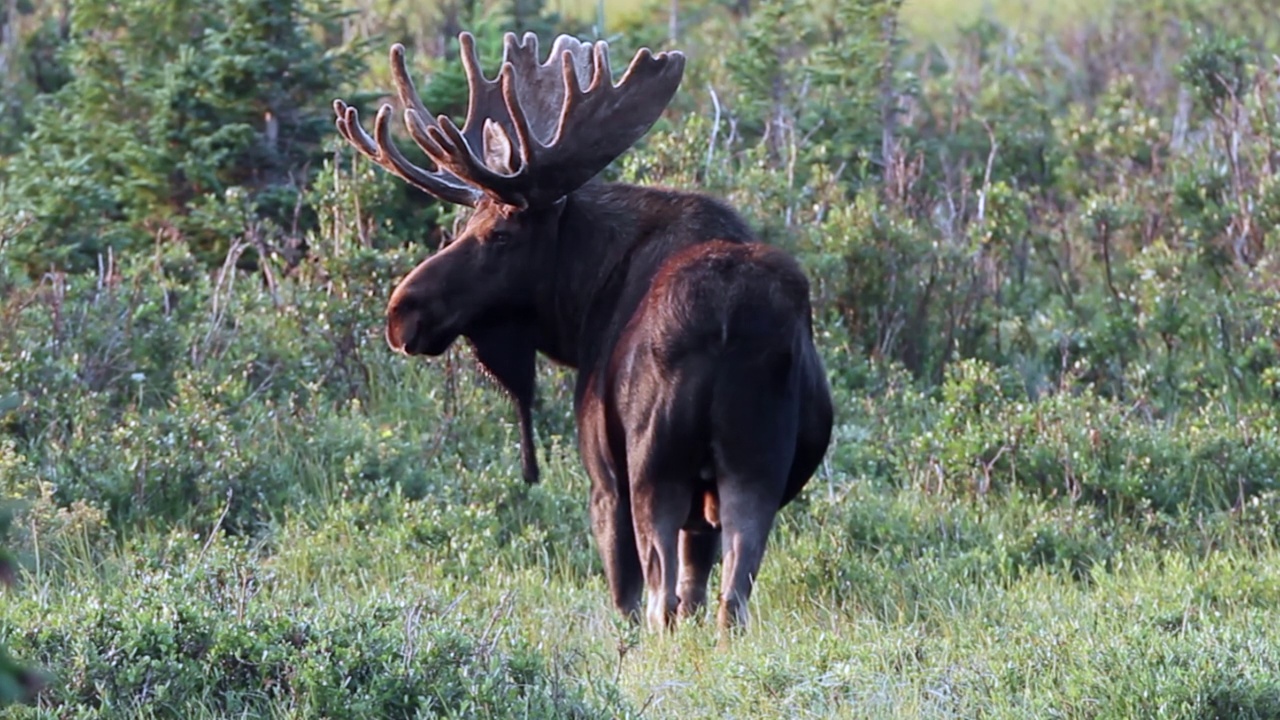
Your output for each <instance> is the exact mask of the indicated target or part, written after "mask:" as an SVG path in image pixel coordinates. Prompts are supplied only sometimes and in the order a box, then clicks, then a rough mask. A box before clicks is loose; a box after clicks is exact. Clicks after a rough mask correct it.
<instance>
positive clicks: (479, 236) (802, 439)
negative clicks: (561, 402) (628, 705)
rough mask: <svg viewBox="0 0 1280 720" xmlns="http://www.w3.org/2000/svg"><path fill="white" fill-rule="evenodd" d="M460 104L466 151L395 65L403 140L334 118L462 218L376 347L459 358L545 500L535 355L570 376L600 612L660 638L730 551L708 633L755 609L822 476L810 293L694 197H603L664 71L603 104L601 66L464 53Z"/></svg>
mask: <svg viewBox="0 0 1280 720" xmlns="http://www.w3.org/2000/svg"><path fill="white" fill-rule="evenodd" d="M460 39H461V45H462V62H463V67H464V68H465V71H466V77H467V83H468V85H469V87H470V91H471V95H470V101H469V104H468V107H467V117H466V121H465V122H464V123H463V126H462V129H461V130H459V129H458V127H457V126H456V125H454V123H453V122H452V121H450V120H449V118H447V117H444V116H440V117H436V118H434V119H433V118H432V116H431V115H430V113H428V112H427V109H426V108H424V107H423V105H422V101H421V100H420V99H419V98H418V94H417V91H416V90H415V89H414V86H413V83H412V82H411V81H410V79H409V77H408V73H407V71H406V70H405V64H404V49H403V48H402V47H400V46H399V45H396V46H394V47H393V48H392V50H391V67H392V71H393V77H394V79H395V85H396V90H397V94H398V95H399V98H400V101H401V103H403V105H404V107H405V111H404V122H405V125H406V126H407V128H408V131H409V135H410V136H411V137H412V138H413V140H414V141H415V142H416V143H417V145H418V147H420V148H421V149H422V151H423V152H424V153H425V154H426V156H427V158H428V160H429V161H430V163H431V167H430V168H424V167H421V166H419V165H415V164H414V163H411V162H410V161H409V160H408V159H406V158H405V157H404V155H403V154H402V153H401V152H400V151H399V150H398V149H397V147H396V145H395V144H394V143H392V141H391V139H390V136H389V130H388V122H389V119H390V116H391V108H390V107H389V106H385V105H384V106H383V107H382V108H381V109H380V110H379V111H378V114H377V118H376V120H375V121H374V127H373V135H372V136H370V135H369V134H368V133H367V132H366V131H365V130H364V129H363V128H362V127H361V125H360V122H359V116H358V115H357V113H356V110H355V108H352V107H349V106H348V105H347V104H346V103H343V102H342V101H337V102H335V103H334V109H335V110H336V112H337V115H338V120H337V125H338V131H339V132H340V133H341V134H342V135H343V137H345V138H346V139H347V140H348V141H349V142H350V143H351V144H352V145H354V146H355V147H356V148H357V149H358V150H359V151H360V152H361V153H363V154H364V155H365V156H366V157H368V158H370V159H372V160H373V161H374V162H377V163H378V164H379V165H381V166H383V167H384V168H386V169H387V170H389V171H391V172H392V173H394V174H396V175H398V176H399V177H401V178H403V179H404V180H406V181H407V182H409V183H410V184H412V185H414V186H415V187H417V188H420V189H421V190H423V191H425V192H427V193H430V194H431V195H434V196H435V197H437V198H439V199H441V200H444V201H446V202H450V203H456V204H460V205H466V206H470V207H472V208H474V212H473V213H472V214H471V216H470V218H469V220H468V221H467V223H466V226H465V227H464V229H463V230H462V231H461V232H460V233H458V234H457V237H456V238H455V239H454V240H453V241H452V242H451V243H449V244H448V245H447V246H446V247H445V248H443V249H442V250H440V251H439V252H437V253H436V254H435V255H433V256H432V257H430V258H428V259H427V260H426V261H424V262H423V263H422V264H420V265H418V266H417V267H416V268H415V269H414V270H413V271H412V272H410V273H409V274H408V275H407V276H406V277H405V278H404V280H403V281H401V283H400V285H399V286H398V287H396V289H395V291H394V292H393V293H392V294H391V300H390V302H389V304H388V306H387V328H386V335H387V342H388V343H389V344H390V345H391V347H392V348H394V349H395V350H397V351H400V352H403V353H406V354H410V355H419V354H420V355H438V354H440V353H442V352H444V351H445V350H446V349H447V348H448V347H449V346H450V345H451V344H452V343H453V342H454V341H455V340H456V339H457V338H459V337H465V338H467V339H468V340H469V341H470V342H471V344H472V347H473V349H474V350H475V355H476V358H477V359H478V360H479V362H480V364H481V365H482V366H484V367H485V368H486V369H487V370H488V371H489V373H490V374H491V375H492V376H493V377H494V378H496V379H497V380H498V382H499V383H500V384H501V385H502V386H503V387H504V388H506V390H507V391H508V392H509V394H510V395H511V396H512V398H513V399H514V400H515V402H516V406H517V408H518V410H519V415H520V428H521V451H522V459H523V470H524V478H525V480H526V481H527V482H536V481H537V478H538V470H537V464H536V462H535V461H534V452H533V450H534V447H533V431H532V423H531V407H530V406H531V402H532V398H533V391H534V362H535V357H536V355H537V353H542V354H543V355H545V356H547V357H549V358H551V359H552V360H555V361H557V362H560V363H562V364H565V365H568V366H570V367H573V368H576V369H577V371H578V375H577V383H576V385H575V389H574V409H575V414H576V419H577V425H578V449H579V453H580V455H581V457H582V460H583V463H584V465H585V466H586V470H587V473H588V475H590V476H591V486H592V487H591V502H590V511H591V524H592V531H593V533H594V535H595V538H596V542H597V544H598V549H599V551H600V554H601V558H602V559H603V561H604V568H605V574H606V576H607V578H608V581H609V588H610V591H611V593H612V595H613V601H614V605H615V606H616V607H617V608H618V609H619V610H620V611H621V612H623V613H624V614H626V615H628V616H632V617H635V616H637V615H638V613H639V605H640V599H641V596H642V594H643V592H644V590H645V588H647V589H648V592H649V607H648V616H649V619H650V621H651V623H653V624H655V625H657V626H669V625H670V624H671V623H673V622H674V620H675V618H676V617H677V616H687V615H690V614H693V613H695V612H697V611H698V609H699V608H701V607H702V606H703V605H704V604H705V601H706V588H707V584H708V578H709V576H710V573H711V569H712V567H713V566H714V564H715V563H716V562H717V561H718V560H719V559H720V555H721V541H722V536H723V560H724V564H725V569H724V573H723V583H724V585H723V589H722V592H721V596H720V612H719V621H720V625H721V627H722V628H728V627H732V626H737V625H740V624H742V623H743V622H745V620H746V602H747V598H748V597H749V595H750V593H751V588H752V586H753V583H754V582H755V576H756V573H757V571H758V569H759V567H760V562H761V560H762V558H763V556H764V548H765V540H766V538H767V536H768V534H769V531H770V528H771V527H772V523H773V519H774V516H775V515H776V513H777V512H778V510H779V509H780V508H782V507H783V506H785V505H786V504H787V503H788V502H790V500H791V499H792V498H793V497H795V496H796V494H797V493H798V492H799V491H800V490H801V489H802V488H803V487H804V485H805V484H806V483H807V482H808V480H809V478H810V476H811V475H812V474H813V472H814V470H815V469H816V468H817V467H818V464H819V463H820V462H821V459H822V456H823V455H824V454H825V453H826V448H827V444H828V442H829V440H830V435H831V425H832V405H831V396H830V390H829V388H828V386H827V381H826V374H825V371H824V370H823V367H822V362H821V360H820V358H819V355H818V353H817V350H816V349H815V347H814V344H813V331H812V322H811V315H812V313H811V309H810V306H809V290H808V287H809V286H808V280H807V279H806V278H805V276H804V274H803V272H802V271H801V270H800V268H799V266H798V265H797V264H796V262H795V261H794V260H793V259H792V258H791V257H790V256H788V255H786V253H784V252H782V251H781V250H778V249H776V248H771V247H769V246H767V245H764V244H762V243H760V242H758V241H757V240H756V238H755V236H754V235H753V233H752V231H751V229H750V228H749V227H748V226H747V224H746V223H745V222H744V221H743V220H742V218H741V217H740V216H739V215H738V214H737V213H735V212H734V211H733V210H732V209H731V208H729V207H728V206H726V205H724V204H723V203H721V202H719V201H717V200H714V199H712V198H709V197H706V196H704V195H700V194H697V193H690V192H680V191H676V190H666V189H659V188H652V187H640V186H635V185H626V184H621V183H605V182H600V181H597V180H594V178H595V177H596V176H597V175H598V174H599V173H600V171H601V170H603V169H604V168H605V167H606V166H607V165H608V164H609V163H610V162H611V161H612V160H613V159H614V158H616V157H618V156H619V155H620V154H622V153H623V152H625V151H626V150H627V148H629V147H630V146H631V145H632V144H633V143H635V142H636V141H637V140H638V139H639V138H640V137H641V136H642V135H644V134H645V132H647V131H648V130H649V128H650V127H651V126H652V125H653V123H654V122H656V120H657V119H658V117H659V116H660V115H661V114H662V112H663V110H664V108H665V107H666V105H667V103H668V102H670V100H671V98H672V96H673V95H674V93H675V91H676V88H677V87H678V86H679V84H680V78H681V75H682V73H683V72H684V56H683V55H682V54H681V53H679V52H666V53H659V54H656V55H655V54H653V53H651V52H649V51H648V50H641V51H639V52H638V53H636V55H635V57H634V59H633V60H632V61H631V64H630V66H629V67H628V68H627V71H626V73H625V74H624V75H623V76H622V79H621V80H620V81H619V82H618V83H616V84H615V83H614V82H613V79H612V73H611V71H610V68H609V56H608V46H607V45H606V44H605V43H603V42H597V43H582V42H580V41H578V40H575V39H573V38H569V37H565V36H561V37H559V38H557V39H556V41H555V43H554V45H553V46H552V50H551V56H550V58H549V59H548V60H547V61H546V62H540V61H539V56H538V44H537V40H536V39H535V37H534V36H533V35H532V34H528V35H525V36H524V38H523V39H522V40H518V39H517V38H516V36H515V35H513V34H510V33H508V34H507V35H506V37H505V39H504V50H503V60H502V67H501V70H500V71H499V72H498V75H497V78H496V79H495V80H489V79H487V78H486V77H485V76H484V74H483V73H482V72H481V71H480V67H479V63H478V61H477V59H476V49H475V41H474V39H473V38H472V37H471V35H469V34H467V33H463V34H462V35H461V38H460Z"/></svg>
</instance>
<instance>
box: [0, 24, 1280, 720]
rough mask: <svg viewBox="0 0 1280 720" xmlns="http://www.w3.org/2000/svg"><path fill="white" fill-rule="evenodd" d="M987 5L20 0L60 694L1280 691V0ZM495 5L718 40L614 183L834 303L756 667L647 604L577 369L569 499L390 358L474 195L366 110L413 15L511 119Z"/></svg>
mask: <svg viewBox="0 0 1280 720" xmlns="http://www.w3.org/2000/svg"><path fill="white" fill-rule="evenodd" d="M986 7H987V11H985V12H984V11H981V10H980V8H979V6H978V5H977V4H976V3H975V4H965V3H947V4H940V3H928V2H925V0H918V2H916V3H912V2H910V1H908V3H907V4H906V5H905V6H900V5H899V3H897V2H894V1H892V0H851V1H848V2H840V3H836V2H824V1H823V0H755V1H754V2H751V1H748V0H685V2H662V3H657V4H647V3H635V2H630V1H628V2H613V1H612V0H611V1H610V2H608V3H604V4H591V5H588V6H587V7H583V6H581V5H572V4H570V3H568V2H566V3H564V4H557V3H555V2H552V3H542V2H539V1H538V0H514V2H513V1H511V0H503V1H502V2H488V1H487V0H440V1H439V2H431V3H424V2H402V1H401V0H342V1H341V2H340V1H339V0H202V1H201V2H191V1H188V0H166V1H165V2H155V1H154V0H145V1H144V0H113V1H110V2H109V1H107V0H66V1H65V2H60V3H49V2H42V1H41V0H8V2H7V3H5V4H4V6H3V7H0V26H3V28H4V32H3V34H2V39H3V48H2V50H3V52H2V53H0V75H3V77H4V82H5V84H4V93H3V97H0V114H3V117H4V121H3V122H0V493H3V496H0V502H4V503H6V504H7V506H8V507H11V508H12V511H13V512H12V519H11V521H6V523H5V531H6V532H5V533H4V537H0V544H4V545H5V546H6V547H8V548H9V549H10V552H9V553H8V554H6V555H4V556H3V557H0V576H3V577H6V578H8V579H13V580H16V581H17V582H16V585H15V586H13V587H11V588H8V589H0V594H2V595H4V602H3V604H2V605H0V644H3V645H7V646H8V653H3V652H0V702H3V701H8V700H15V699H21V698H22V697H23V696H27V699H30V700H32V702H31V703H30V704H28V705H25V706H21V707H15V708H11V709H10V710H8V711H7V712H8V713H9V715H10V716H13V717H20V718H25V717H46V716H47V717H122V716H143V717H183V718H190V717H215V716H218V717H221V716H232V715H234V716H276V717H326V716H327V717H339V716H343V717H345V716H365V715H368V716H379V717H415V716H420V717H437V716H439V717H638V716H641V715H643V716H645V717H681V718H686V717H688V718H701V717H706V718H712V717H714V718H721V717H742V718H747V717H752V718H754V717H778V718H796V717H826V716H832V717H881V716H900V717H921V716H927V717H944V716H945V717H950V716H964V717H976V716H983V717H1029V716H1035V717H1044V716H1069V717H1177V718H1218V717H1257V718H1274V717H1280V679H1278V678H1280V630H1278V628H1280V570H1278V569H1277V568H1280V548H1278V547H1277V544H1276V533H1277V530H1278V529H1280V476H1278V474H1277V473H1278V472H1280V406H1278V404H1277V402H1278V400H1280V304H1278V302H1277V301H1278V300H1280V297H1277V295H1278V291H1280V280H1278V278H1280V274H1277V270H1278V269H1280V268H1277V263H1278V262H1280V256H1278V255H1277V250H1276V248H1277V244H1278V243H1280V230H1277V224H1278V221H1280V172H1277V165H1278V164H1280V154H1278V153H1277V144H1278V143H1280V120H1277V117H1278V115H1280V106H1278V105H1277V100H1276V98H1277V95H1276V86H1277V83H1280V60H1278V59H1277V55H1276V53H1277V48H1280V43H1278V41H1280V20H1277V18H1276V15H1275V13H1274V9H1273V8H1272V7H1271V3H1270V2H1267V1H1266V0H1230V1H1228V0H1123V1H1120V2H1116V3H1079V4H1077V5H1071V4H1070V3H1055V4H1054V6H1053V7H1052V8H1051V9H1047V10H1044V11H1042V10H1041V9H1038V8H1037V7H1036V6H1034V5H1022V4H1013V3H1006V4H999V3H997V4H996V5H994V6H986ZM600 8H603V11H602V12H601V10H600ZM673 11H674V16H673ZM602 13H603V14H602ZM602 18H603V23H602V22H601V20H602ZM464 27H465V28H468V29H472V30H473V31H475V32H476V33H477V34H478V35H479V37H480V39H481V45H482V48H483V50H484V52H485V54H486V59H487V61H488V62H490V63H492V61H493V59H494V57H495V56H496V51H497V49H498V47H499V43H500V33H501V32H502V31H503V30H505V29H509V28H514V29H531V30H534V31H536V32H539V33H541V34H543V36H544V38H545V39H547V40H549V38H550V36H551V35H552V34H554V33H556V32H560V31H565V32H574V33H579V34H581V35H584V36H586V37H596V36H598V35H599V34H600V33H602V32H603V33H604V35H605V36H607V37H608V38H609V40H610V42H611V43H612V45H613V47H614V54H615V57H620V56H622V55H628V56H629V54H630V53H631V52H632V51H633V50H634V49H635V48H636V47H639V46H640V45H645V44H647V45H650V46H654V47H671V46H673V45H674V46H679V47H680V48H682V49H684V50H686V51H687V52H688V53H689V55H690V58H691V60H690V65H689V68H688V71H687V73H686V78H685V81H684V84H683V89H682V91H681V92H680V94H679V95H678V96H677V99H676V101H675V102H674V103H673V106H672V109H671V111H670V112H669V113H668V114H667V116H666V117H665V118H664V119H663V120H662V121H661V122H660V124H659V126H658V127H657V128H656V129H655V131H654V132H652V133H651V134H650V135H649V136H648V137H647V138H646V139H645V140H644V141H643V142H642V143H641V145H640V146H639V147H638V148H637V149H636V150H635V151H634V152H632V153H631V154H630V155H628V156H627V157H626V158H624V159H623V160H621V161H619V162H618V163H617V164H616V167H614V168H611V169H610V170H609V171H608V172H609V175H610V176H611V177H615V178H622V179H627V180H635V181H643V182H654V183H665V184H669V185H673V186H678V187H685V188H694V187H698V188H704V189H706V190H707V191H709V192H712V193H715V194H717V195H720V196H723V197H726V198H728V199H729V200H731V201H732V202H733V203H735V204H736V205H737V206H738V207H739V208H741V209H742V211H743V212H744V213H745V214H746V215H747V216H748V217H749V218H750V220H751V221H752V223H753V224H754V225H755V226H757V227H758V228H759V229H760V232H761V234H762V235H763V236H764V237H765V238H766V239H767V240H768V241H770V242H773V243H776V244H778V245H781V246H783V247H785V248H787V249H789V250H791V251H792V252H794V253H795V254H796V255H797V256H798V257H799V258H800V259H801V260H802V261H803V262H804V264H805V266H806V267H807V269H808V271H809V272H810V274H811V277H812V278H813V281H814V286H813V287H814V296H815V305H816V308H817V313H818V327H819V332H820V336H821V337H820V341H821V347H822V350H823V352H824V353H825V356H826V362H827V367H828V370H829V373H830V376H831V381H832V384H833V388H834V392H835V393H836V396H837V402H838V406H839V411H838V424H837V429H836V436H835V443H834V445H833V447H832V449H831V451H830V453H829V455H828V459H827V461H826V463H825V465H824V467H823V469H822V471H821V472H820V473H819V475H818V476H817V477H816V478H815V479H814V480H813V482H812V484H811V485H810V487H809V489H808V491H807V492H806V493H805V494H804V495H803V497H802V498H801V499H800V500H798V501H797V503H796V504H795V505H794V506H792V507H791V508H789V509H788V510H787V511H786V512H785V513H784V514H783V517H782V519H781V524H780V526H779V527H778V528H777V530H776V531H775V534H774V536H773V540H772V546H771V547H772V550H771V553H770V555H769V556H768V558H767V560H766V566H765V568H764V570H763V575H764V577H763V583H762V585H761V587H760V589H759V591H758V593H757V596H756V598H755V600H754V601H753V611H754V623H755V624H754V626H753V629H752V630H751V631H750V632H749V633H748V634H747V635H746V636H744V637H743V638H742V639H741V640H740V641H738V642H737V643H735V644H734V645H733V646H732V647H731V648H729V649H727V650H716V648H715V640H714V631H713V630H712V629H711V628H710V627H709V626H708V625H707V624H704V625H694V626H689V627H686V628H685V629H683V630H682V631H681V632H680V633H679V634H677V635H676V636H674V637H656V636H650V635H647V634H644V633H638V632H636V631H634V630H632V629H629V628H627V627H625V626H624V625H623V624H621V623H620V622H619V621H618V619H617V618H615V617H614V616H613V614H612V611H611V610H610V609H609V607H608V603H607V600H606V592H605V589H604V583H603V581H602V579H601V578H600V574H599V569H598V560H597V558H596V556H595V551H594V549H593V547H592V546H591V545H590V543H589V542H588V540H587V539H586V538H587V537H588V533H587V530H586V528H587V521H586V497H587V482H586V479H585V476H584V474H583V472H582V470H581V469H580V466H579V464H578V461H577V458H576V453H575V452H574V449H573V448H574V441H573V428H572V422H571V417H570V415H569V411H568V407H569V402H568V397H567V396H568V387H569V382H568V378H567V376H566V375H565V374H564V373H563V372H561V371H559V370H556V369H553V368H550V367H547V368H544V369H542V371H541V393H542V397H541V401H540V410H539V413H538V420H537V422H538V432H539V440H540V445H541V447H540V449H539V452H540V455H541V459H542V462H543V464H544V468H545V473H544V476H545V477H544V481H543V483H542V484H541V485H540V486H537V487H533V488H526V487H524V485H523V483H522V482H521V480H520V474H519V469H518V468H519V463H518V454H517V451H516V447H515V446H516V438H517V435H516V432H515V430H514V427H513V423H512V420H513V417H512V415H513V413H512V412H511V411H510V409H509V408H508V407H507V406H506V404H505V402H504V401H503V399H502V398H501V396H500V394H499V393H497V392H495V391H494V390H493V389H492V388H491V387H489V386H488V385H486V384H485V383H484V382H483V380H482V379H481V378H480V377H479V376H478V375H477V374H476V373H474V372H473V371H472V370H471V367H470V364H469V361H468V359H467V358H466V356H465V352H463V351H455V352H453V353H451V354H450V355H448V356H447V357H446V358H444V359H443V360H441V361H434V362H410V361H407V360H405V359H403V358H399V357H393V356H392V355H391V354H390V353H389V352H388V351H387V350H386V349H385V346H384V344H383V342H382V339H381V323H380V319H381V317H380V316H381V313H382V309H383V307H384V304H385V300H386V297H387V294H388V292H389V290H390V288H391V287H392V284H393V283H394V282H395V280H396V279H397V278H398V277H399V276H400V275H401V274H402V273H404V272H405V271H406V270H407V269H408V268H410V267H411V266H412V265H413V264H414V263H415V262H416V261H418V260H420V259H421V258H422V257H424V256H426V255H427V254H428V253H429V252H430V251H431V250H432V249H433V248H434V247H435V246H436V245H437V244H438V243H439V242H440V240H441V238H442V237H444V236H446V235H447V234H448V232H449V231H450V229H451V228H452V221H453V212H454V211H453V210H452V209H450V208H447V207H441V206H440V205H438V204H436V203H434V202H432V201H430V200H429V199H428V198H425V197H424V196H422V195H421V194H418V193H416V192H415V191H412V190H410V189H408V188H407V187H405V186H404V185H403V183H400V182H398V181H396V180H395V179H394V178H390V177H388V175H387V174H386V173H384V172H381V171H379V170H377V169H375V168H372V167H371V166H370V165H369V164H368V163H366V162H362V161H359V160H356V159H354V158H353V155H352V153H351V152H349V151H348V150H347V149H346V148H344V147H342V146H341V144H340V143H339V142H338V139H337V137H336V133H334V132H333V131H332V125H331V119H330V117H331V110H330V108H329V103H330V101H331V100H332V98H334V97H336V96H342V97H345V98H349V99H353V100H354V101H356V102H358V103H361V104H363V105H364V107H366V108H369V109H371V108H373V107H375V106H376V104H377V103H378V102H379V101H380V100H381V99H382V98H383V97H384V96H385V93H386V91H387V89H388V86H389V76H388V71H387V66H386V61H385V52H386V47H387V46H388V45H389V44H390V43H391V42H393V41H401V42H405V43H406V44H407V45H408V46H409V47H410V59H411V62H412V63H413V64H414V66H415V69H416V71H417V72H418V73H419V74H421V75H423V76H428V75H429V78H430V79H429V81H428V82H426V83H425V84H424V85H423V88H424V95H425V96H426V100H427V104H428V105H429V106H430V107H432V108H439V109H440V110H442V111H448V112H453V113H458V112H461V109H462V103H463V100H464V94H465V87H464V85H463V82H462V78H461V73H460V69H459V67H458V66H457V63H456V61H455V58H456V48H455V47H454V45H453V44H452V40H451V39H450V38H452V37H453V36H454V35H455V34H456V31H457V30H458V29H460V28H464ZM544 46H545V44H544ZM620 62H621V61H619V63H620ZM490 66H491V65H490ZM366 114H367V113H366ZM11 656H12V657H16V658H20V659H21V661H22V662H21V664H17V663H15V661H13V660H12V659H11ZM32 667H39V668H42V669H43V671H42V672H41V673H39V674H37V673H36V672H35V671H33V670H32V669H31V668H32ZM46 681H47V683H46ZM42 684H44V689H43V690H42V691H41V692H40V694H39V695H38V696H36V697H35V698H34V699H32V698H31V697H30V695H31V692H32V691H34V690H35V689H37V688H38V687H39V686H40V685H42Z"/></svg>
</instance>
